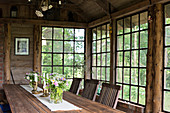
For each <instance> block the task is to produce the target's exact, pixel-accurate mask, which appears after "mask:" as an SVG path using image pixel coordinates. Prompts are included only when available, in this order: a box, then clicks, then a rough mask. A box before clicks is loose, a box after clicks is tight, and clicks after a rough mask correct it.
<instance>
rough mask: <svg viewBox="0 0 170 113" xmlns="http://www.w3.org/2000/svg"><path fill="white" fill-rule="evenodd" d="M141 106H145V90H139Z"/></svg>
mask: <svg viewBox="0 0 170 113" xmlns="http://www.w3.org/2000/svg"><path fill="white" fill-rule="evenodd" d="M139 104H142V105H145V88H141V87H140V88H139Z"/></svg>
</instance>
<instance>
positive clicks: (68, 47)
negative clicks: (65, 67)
mask: <svg viewBox="0 0 170 113" xmlns="http://www.w3.org/2000/svg"><path fill="white" fill-rule="evenodd" d="M73 51H74V45H73V42H72V41H64V52H65V53H73Z"/></svg>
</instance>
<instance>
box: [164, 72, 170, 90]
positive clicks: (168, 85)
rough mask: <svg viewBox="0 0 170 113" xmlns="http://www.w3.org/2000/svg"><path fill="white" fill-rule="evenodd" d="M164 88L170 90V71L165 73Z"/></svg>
mask: <svg viewBox="0 0 170 113" xmlns="http://www.w3.org/2000/svg"><path fill="white" fill-rule="evenodd" d="M164 88H165V89H169V90H170V69H165V71H164Z"/></svg>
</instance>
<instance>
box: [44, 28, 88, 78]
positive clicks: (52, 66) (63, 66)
mask: <svg viewBox="0 0 170 113" xmlns="http://www.w3.org/2000/svg"><path fill="white" fill-rule="evenodd" d="M43 27H47V28H51V29H52V34H51V35H52V36H51V39H42V29H43ZM55 28H61V29H62V30H63V31H62V33H63V35H62V36H63V37H62V39H54V29H55ZM65 29H73V31H74V33H73V34H74V37H73V38H74V39H73V40H67V39H65V35H64V33H65ZM78 29H84V40H76V39H75V33H76V32H75V30H78ZM43 40H49V41H51V42H52V52H43V51H42V47H41V73H42V68H43V67H51V73H53V72H54V69H53V68H54V67H62V74H64V68H66V67H72V68H73V77H68V78H67V79H74V78H77V77H75V74H74V69H75V68H76V67H82V66H83V67H84V75H83V77H81V78H82V79H85V64H86V29H85V28H76V27H58V26H41V42H42V41H43ZM55 41H56V42H57V41H62V43H63V50H62V52H54V51H53V48H54V47H53V45H54V44H53V43H54V42H55ZM65 41H68V42H73V52H65V51H64V42H65ZM76 42H83V43H84V52H83V53H77V52H75V50H76V47H75V43H76ZM41 45H42V43H41ZM44 53H45V54H50V55H51V65H43V64H42V54H44ZM57 54H62V65H54V63H53V62H54V61H53V56H54V55H57ZM76 54H79V55H80V54H81V55H84V64H83V65H75V55H76ZM65 55H73V64H72V65H65V64H64V56H65ZM78 78H80V77H78Z"/></svg>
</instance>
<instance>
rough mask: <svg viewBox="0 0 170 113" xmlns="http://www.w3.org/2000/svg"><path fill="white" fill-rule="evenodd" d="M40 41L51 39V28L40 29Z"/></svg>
mask: <svg viewBox="0 0 170 113" xmlns="http://www.w3.org/2000/svg"><path fill="white" fill-rule="evenodd" d="M42 39H52V27H42Z"/></svg>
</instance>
